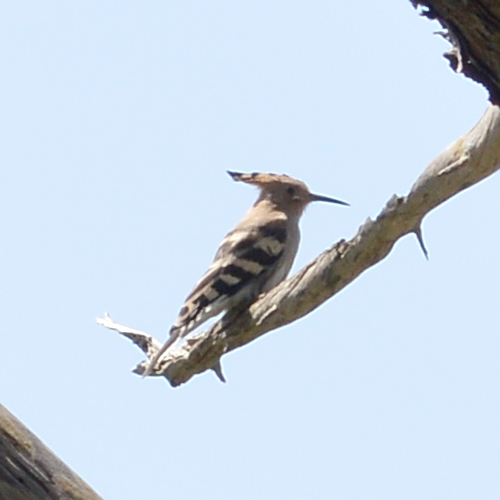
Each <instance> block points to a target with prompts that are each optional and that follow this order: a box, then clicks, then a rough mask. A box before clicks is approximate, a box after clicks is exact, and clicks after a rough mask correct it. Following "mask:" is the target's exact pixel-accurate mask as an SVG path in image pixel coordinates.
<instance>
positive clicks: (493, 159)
mask: <svg viewBox="0 0 500 500" xmlns="http://www.w3.org/2000/svg"><path fill="white" fill-rule="evenodd" d="M499 168H500V109H499V108H498V107H497V106H494V105H492V106H490V107H489V109H488V110H487V111H486V113H485V114H484V116H483V117H482V118H481V120H480V121H479V123H478V124H477V125H476V126H475V127H474V128H473V129H472V130H471V131H470V132H468V133H467V134H465V135H464V136H463V137H461V138H460V139H458V140H457V141H455V142H454V143H453V144H452V145H451V146H449V147H448V148H446V149H445V150H444V151H443V152H442V153H441V154H440V155H439V156H438V157H437V158H436V159H435V160H434V161H433V162H432V163H431V164H430V165H429V166H428V167H427V168H426V169H425V170H424V172H423V173H422V175H421V176H420V177H419V178H418V179H417V181H416V182H415V184H414V185H413V187H412V189H411V191H410V193H409V194H408V195H407V196H405V197H398V196H395V195H394V196H393V197H392V198H391V199H390V200H389V201H388V202H387V204H386V206H385V207H384V209H383V210H382V211H381V213H380V215H379V216H378V217H377V218H376V220H375V221H372V220H370V219H368V220H367V221H366V222H365V223H364V224H363V225H362V226H361V227H360V229H359V230H358V232H357V234H356V235H355V236H354V237H353V238H351V239H350V240H349V241H344V240H341V241H339V242H338V243H336V244H335V245H334V246H333V247H332V248H330V249H329V250H326V251H325V252H323V253H322V254H321V255H319V256H318V257H317V258H316V259H314V261H312V262H311V263H310V264H308V265H307V266H306V267H304V268H303V269H302V270H301V271H299V272H298V273H297V274H295V275H294V276H292V277H291V278H290V279H288V280H286V281H284V282H282V283H281V284H280V285H278V286H277V287H276V288H274V289H273V290H271V291H270V292H268V293H266V294H263V295H261V296H260V297H259V298H258V299H257V300H256V301H255V302H254V303H253V304H252V305H251V306H250V307H249V308H248V309H246V310H244V311H240V312H239V313H237V314H235V313H233V314H231V315H226V316H225V317H223V318H222V319H221V320H220V321H219V322H218V323H216V324H215V325H214V326H213V327H212V328H211V329H210V330H208V331H206V332H201V333H198V334H197V335H193V336H192V337H190V338H189V339H187V341H186V342H185V343H184V344H183V345H181V346H179V347H175V348H173V349H171V350H169V351H168V352H167V353H166V355H165V357H163V358H162V359H161V361H160V363H159V364H158V367H157V368H156V371H155V372H154V373H153V375H157V376H158V375H161V376H164V377H165V378H166V379H167V380H168V381H169V382H170V384H171V385H172V386H174V387H175V386H178V385H180V384H182V383H184V382H187V381H188V380H189V379H190V378H191V377H192V376H193V375H196V374H198V373H202V372H203V371H205V370H207V369H212V370H214V371H215V373H216V374H217V375H218V376H219V378H220V379H221V380H224V377H223V375H222V371H221V365H220V358H221V357H222V356H223V355H224V354H225V353H227V352H230V351H232V350H234V349H237V348H238V347H241V346H243V345H245V344H247V343H249V342H251V341H253V340H255V339H256V338H258V337H260V336H261V335H264V334H265V333H266V332H269V331H271V330H274V329H276V328H279V327H280V326H284V325H286V324H288V323H291V322H293V321H295V320H297V319H299V318H301V317H302V316H304V315H306V314H308V313H309V312H311V311H312V310H314V309H315V308H317V307H318V306H320V305H321V304H322V303H323V302H325V301H326V300H327V299H329V298H330V297H332V296H333V295H335V294H336V293H337V292H339V291H340V290H342V289H343V288H344V287H345V286H347V285H348V284H349V283H351V282H352V281H353V280H354V279H356V278H357V277H358V276H359V275H360V274H361V273H362V272H364V271H365V270H366V269H368V268H369V267H371V266H373V265H374V264H376V263H377V262H379V261H381V260H382V259H383V258H384V257H386V256H387V255H388V254H389V252H390V251H391V249H392V247H393V246H394V244H395V243H396V241H398V240H399V239H400V238H401V237H403V236H404V235H406V234H409V233H414V234H416V236H417V238H418V239H419V242H420V244H421V246H422V248H424V249H425V247H424V246H423V239H422V235H421V224H422V220H423V218H424V217H425V216H426V215H427V214H428V213H429V212H430V211H431V210H432V209H434V208H435V207H437V206H438V205H440V204H441V203H443V202H444V201H446V200H447V199H449V198H451V197H452V196H454V195H456V194H458V193H459V192H460V191H462V190H464V189H466V188H467V187H469V186H472V185H473V184H476V183H478V182H479V181H481V180H482V179H484V178H485V177H487V176H489V175H491V174H492V173H494V172H495V171H496V170H498V169H499ZM98 322H99V323H100V324H103V325H104V326H106V327H108V328H112V329H115V330H117V331H119V332H120V333H122V334H123V335H125V336H127V337H129V338H131V339H132V340H133V341H134V342H135V343H136V344H137V345H138V346H139V347H140V348H141V349H142V350H143V351H144V352H145V353H146V354H147V356H148V358H151V357H152V356H153V354H154V353H155V352H156V351H157V350H158V348H159V347H160V346H161V343H160V342H158V341H157V340H155V339H153V338H152V337H151V336H150V335H148V334H145V333H143V332H139V331H137V330H133V329H131V328H128V327H124V326H122V325H118V324H116V323H114V322H113V321H112V320H111V319H110V318H109V316H108V317H106V318H104V319H101V320H98ZM144 368H145V362H143V363H141V364H139V365H138V366H137V367H136V368H135V370H134V371H135V373H138V374H141V373H143V371H144Z"/></svg>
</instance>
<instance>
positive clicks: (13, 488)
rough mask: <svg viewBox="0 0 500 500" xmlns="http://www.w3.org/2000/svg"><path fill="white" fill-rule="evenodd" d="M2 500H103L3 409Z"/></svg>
mask: <svg viewBox="0 0 500 500" xmlns="http://www.w3.org/2000/svg"><path fill="white" fill-rule="evenodd" d="M0 500H102V498H101V497H100V496H99V495H97V493H95V492H94V491H93V490H92V489H91V488H90V487H89V486H88V485H87V484H86V483H85V482H84V481H83V480H82V479H80V477H78V476H77V475H76V474H75V473H74V472H73V471H72V470H71V469H70V468H69V467H67V466H66V465H65V464H64V463H63V462H62V461H61V460H59V459H58V458H57V457H56V456H55V455H54V454H53V453H52V452H51V451H50V450H49V449H48V448H47V447H46V446H45V445H44V444H43V443H42V442H41V441H40V440H39V439H38V438H37V437H36V436H35V435H34V434H33V433H31V432H30V431H29V430H28V429H27V428H26V427H25V426H24V425H23V424H22V423H21V422H20V421H19V420H17V418H16V417H14V415H12V414H11V413H10V412H9V411H8V410H6V409H5V408H4V407H3V406H2V405H0Z"/></svg>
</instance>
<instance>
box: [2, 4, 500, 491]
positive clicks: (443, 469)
mask: <svg viewBox="0 0 500 500" xmlns="http://www.w3.org/2000/svg"><path fill="white" fill-rule="evenodd" d="M440 29H441V27H440V26H439V25H438V24H437V23H435V22H430V21H429V20H427V19H425V18H422V17H420V16H419V15H418V14H417V12H416V11H415V10H414V9H413V7H412V6H411V3H410V2H409V1H407V0H389V1H387V2H371V1H367V0H364V1H363V0H362V1H360V2H322V1H308V2H296V1H295V2H284V1H276V2H262V1H259V0H257V1H255V2H229V1H213V2H200V1H196V0H193V1H190V2H172V1H169V0H162V1H155V0H151V1H147V2H132V1H127V0H123V1H120V2H116V1H106V0H100V1H98V2H97V1H92V0H87V1H85V2H62V1H55V2H38V1H32V0H23V1H22V2H21V1H19V2H3V3H2V5H0V65H1V68H2V71H1V72H0V95H1V98H0V106H1V109H0V116H1V119H0V127H1V130H0V159H1V163H0V164H1V167H0V173H1V182H0V189H1V196H0V204H1V213H2V217H1V219H0V232H1V235H2V250H1V256H2V258H1V259H0V266H1V267H0V275H1V276H2V280H1V283H2V286H1V287H0V293H1V306H0V318H1V326H2V336H1V342H2V343H1V348H0V356H1V359H0V379H1V380H2V383H1V398H0V403H1V404H3V405H5V406H6V407H7V408H8V409H9V410H10V411H11V412H12V413H14V414H15V415H16V416H17V417H18V418H19V419H20V420H21V421H22V422H24V424H25V425H27V426H28V427H29V428H30V429H31V430H32V431H33V432H34V433H35V434H36V435H37V436H38V437H39V438H40V439H42V440H43V441H44V442H45V443H46V444H47V446H49V447H50V448H51V449H52V450H53V451H54V452H55V453H56V454H57V455H58V456H59V457H60V458H61V459H62V460H64V461H65V462H66V463H67V464H68V465H69V466H70V467H71V468H73V469H74V470H75V471H76V472H77V473H78V474H79V475H80V476H81V477H82V478H83V479H84V480H85V481H86V482H87V483H88V484H89V485H90V486H92V488H94V489H95V490H96V491H97V492H98V493H99V494H100V495H102V497H103V498H104V499H106V500H129V499H137V498H151V499H157V498H158V499H159V498H188V499H190V500H198V499H204V500H207V499H209V500H210V499H217V500H228V499H231V500H232V499H234V498H237V499H238V500H253V499H255V498H259V499H264V500H266V499H273V500H280V499H286V500H301V499H310V498H314V499H316V500H323V499H324V500H327V499H333V498H335V499H341V500H355V499H356V500H357V499H360V498H369V499H383V500H400V499H401V498H404V499H406V500H412V499H422V498H425V499H426V500H434V499H436V500H437V499H439V500H442V499H443V498H453V499H455V500H463V499H477V498H481V499H482V500H488V499H495V500H496V499H497V498H498V491H499V490H500V474H499V473H498V472H499V467H500V451H499V450H500V430H499V426H498V421H499V420H500V402H499V399H500V389H499V384H498V381H499V378H500V364H499V363H498V359H499V357H500V339H499V336H498V323H499V322H498V309H499V308H498V304H499V301H498V292H499V283H500V264H499V260H498V252H499V249H500V237H499V233H498V227H499V226H500V198H499V196H498V192H499V188H500V178H499V177H498V176H492V177H490V178H488V179H486V180H485V181H483V182H482V183H480V184H478V185H476V186H473V187H472V188H470V189H469V190H467V191H465V192H463V193H461V194H460V195H458V196H456V197H454V198H452V199H451V200H449V201H448V202H446V203H445V204H444V205H442V206H440V207H438V208H437V209H436V210H434V211H433V212H432V213H431V214H430V215H429V216H428V217H427V218H426V219H425V220H424V224H423V230H424V237H425V241H426V244H427V247H428V250H429V257H430V258H429V260H428V261H427V260H426V259H425V258H424V257H423V255H422V252H421V250H420V249H419V246H418V244H417V242H416V240H415V238H414V237H413V236H411V235H409V236H406V237H405V238H404V239H402V240H401V241H400V242H398V243H397V244H396V245H395V247H394V249H393V251H392V252H391V254H390V255H389V256H388V257H387V258H386V259H385V260H384V261H383V262H381V263H380V264H378V265H377V266H375V267H374V268H372V269H370V270H368V271H367V272H365V273H364V274H363V275H361V276H360V277H359V278H358V279H357V280H356V281H355V282H353V283H352V284H350V285H349V286H348V287H347V288H346V289H344V290H343V291H342V292H341V293H339V294H338V295H337V296H335V297H334V298H332V299H331V300H329V301H328V302H326V303H325V304H323V305H322V306H321V307H320V308H319V309H317V310H316V311H314V312H312V313H311V314H309V315H307V316H306V317H304V318H302V319H301V320H299V321H297V322H295V323H293V324H290V325H288V326H286V327H284V328H281V329H279V330H275V331H273V332H270V333H268V334H266V335H265V336H263V337H261V338H260V339H259V340H257V341H255V342H253V343H252V344H250V345H247V346H245V347H244V348H242V349H239V350H237V351H235V352H232V353H230V354H229V355H227V356H225V357H224V358H223V360H222V361H223V367H224V373H225V376H226V378H227V383H226V384H222V383H220V382H219V381H218V379H217V378H216V377H215V375H214V374H213V373H208V372H207V373H204V374H202V375H200V376H197V377H195V378H193V379H192V380H191V381H189V383H187V384H185V385H183V386H181V387H179V388H176V389H172V388H171V387H170V386H169V384H168V383H166V381H165V380H164V379H161V378H150V379H145V380H143V379H141V378H140V377H138V376H136V375H134V374H132V373H131V372H130V370H131V369H132V368H133V367H134V366H135V365H136V364H137V363H139V362H140V361H142V360H143V355H142V353H141V352H140V351H139V350H138V349H137V348H136V347H135V346H133V345H132V344H131V343H130V342H129V341H128V340H126V339H124V338H123V337H121V336H120V335H118V334H117V333H116V332H112V331H110V330H107V329H105V328H103V327H102V326H99V325H98V324H97V323H96V321H95V319H96V317H99V316H102V315H103V313H104V312H105V311H108V312H109V313H110V315H111V317H112V318H113V319H114V320H116V321H117V322H119V323H122V324H126V325H128V326H131V327H134V328H137V329H140V330H143V331H147V332H148V333H150V334H152V335H154V336H155V337H157V338H158V339H160V340H162V341H163V340H165V339H166V337H167V332H168V329H169V328H170V325H171V323H172V322H173V320H174V319H175V316H176V314H177V312H178V310H179V308H180V306H181V304H182V301H183V299H184V298H185V297H186V295H187V294H188V293H189V291H190V289H191V287H192V286H193V285H194V283H195V282H196V281H197V280H198V278H199V277H200V276H201V275H202V273H203V272H204V271H205V270H206V268H207V266H208V265H209V263H210V262H211V260H212V258H213V255H214V253H215V251H216V249H217V246H218V243H219V242H220V240H221V239H222V237H223V236H224V235H225V234H226V233H227V232H228V231H229V230H230V229H231V228H232V227H233V225H234V224H236V223H237V221H238V220H239V218H240V217H241V216H242V215H243V214H244V213H245V211H246V210H247V209H248V207H249V206H250V205H251V204H252V203H253V201H254V199H255V196H256V192H255V191H254V189H253V188H251V187H250V186H246V185H244V184H240V183H238V184H236V183H234V182H233V181H232V180H231V179H230V178H229V177H228V176H227V174H226V170H235V171H242V172H247V171H261V172H276V173H287V174H289V175H292V176H294V177H297V178H299V179H301V180H303V181H304V182H306V183H307V184H308V186H309V187H310V188H311V190H312V191H313V192H317V193H321V194H324V195H329V196H332V197H335V198H340V199H343V200H347V201H349V202H350V203H351V206H350V207H349V208H346V207H341V206H335V205H327V204H319V203H318V204H316V205H314V206H311V207H310V208H309V209H308V211H307V213H306V214H305V216H304V218H303V220H302V224H301V227H302V243H301V248H300V250H299V254H298V256H297V259H296V262H295V265H294V270H298V269H300V268H301V267H302V266H303V265H305V264H306V263H307V262H309V261H310V260H312V259H313V258H314V257H315V256H316V255H317V254H319V253H320V252H321V251H323V250H325V249H326V248H328V247H330V246H331V245H332V244H334V243H335V242H336V241H338V240H339V239H341V238H345V239H348V238H350V237H352V236H353V235H354V234H355V233H356V231H357V229H358V227H359V226H360V225H361V224H362V223H363V222H364V221H365V220H366V218H367V217H372V218H374V217H376V215H377V214H378V213H379V212H380V210H381V209H382V207H383V206H384V205H385V203H386V201H387V200H388V199H389V198H390V197H391V196H392V195H393V194H398V195H404V194H406V193H407V192H408V191H409V189H410V187H411V185H412V184H413V182H414V181H415V180H416V179H417V177H418V176H419V175H420V173H421V172H422V171H423V169H424V168H425V167H426V165H427V164H428V163H429V162H430V161H431V160H432V159H433V158H434V157H435V156H436V155H437V154H439V153H440V152H441V151H442V150H443V149H444V148H445V147H446V146H447V145H448V144H450V143H451V142H452V141H453V140H455V139H456V138H458V137H459V136H460V135H461V134H463V133H465V132H467V131H468V130H469V129H470V128H471V127H472V126H473V125H474V124H475V123H476V122H477V121H478V120H479V118H480V117H481V116H482V114H483V112H484V110H485V109H486V108H487V106H488V101H487V94H486V92H485V90H484V89H483V88H482V87H481V86H479V85H478V84H476V83H474V82H472V81H471V80H468V79H466V78H464V77H463V76H461V75H456V74H454V73H453V72H452V71H451V69H450V68H449V65H448V63H447V61H446V60H445V59H444V58H443V57H442V54H443V52H445V51H446V50H448V49H449V45H448V43H447V42H446V41H445V40H444V39H443V38H442V37H440V36H439V35H437V34H435V33H434V32H436V31H439V30H440ZM292 272H294V271H293V270H292Z"/></svg>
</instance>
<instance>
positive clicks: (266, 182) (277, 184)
mask: <svg viewBox="0 0 500 500" xmlns="http://www.w3.org/2000/svg"><path fill="white" fill-rule="evenodd" d="M228 174H229V175H230V176H231V177H232V178H233V179H234V180H235V181H241V182H246V183H247V184H252V185H253V186H257V187H258V188H259V189H260V191H261V193H260V196H259V199H258V200H257V202H259V201H261V200H269V201H271V202H272V203H274V204H275V205H276V206H277V207H278V208H280V209H282V210H284V211H293V212H297V213H299V214H300V213H302V212H303V211H304V209H305V208H306V207H307V205H308V204H309V203H311V202H313V201H326V202H328V203H338V204H339V205H349V203H346V202H345V201H341V200H336V199H335V198H330V197H328V196H322V195H319V194H313V193H311V192H310V191H309V189H308V187H307V186H306V185H305V184H304V183H303V182H301V181H299V180H297V179H294V178H293V177H290V176H288V175H285V174H283V175H278V174H262V173H257V172H253V173H251V174H244V173H239V172H230V171H228Z"/></svg>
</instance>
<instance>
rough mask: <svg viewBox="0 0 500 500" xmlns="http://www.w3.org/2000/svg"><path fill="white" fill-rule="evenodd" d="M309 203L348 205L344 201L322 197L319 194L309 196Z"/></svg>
mask: <svg viewBox="0 0 500 500" xmlns="http://www.w3.org/2000/svg"><path fill="white" fill-rule="evenodd" d="M309 201H327V202H328V203H338V204H339V205H345V206H347V207H348V206H349V203H347V202H345V201H341V200H336V199H335V198H329V197H328V196H322V195H321V194H311V197H310V199H309Z"/></svg>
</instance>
